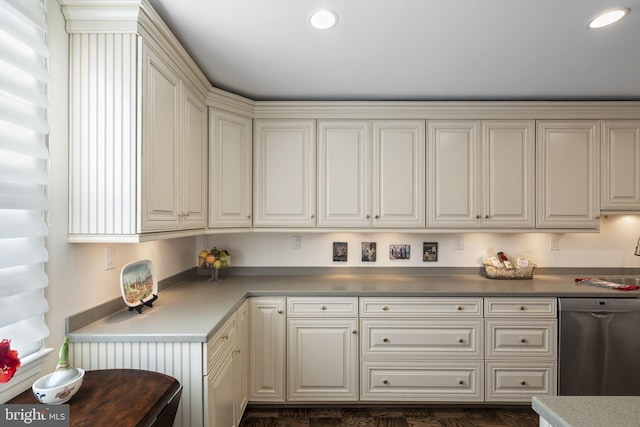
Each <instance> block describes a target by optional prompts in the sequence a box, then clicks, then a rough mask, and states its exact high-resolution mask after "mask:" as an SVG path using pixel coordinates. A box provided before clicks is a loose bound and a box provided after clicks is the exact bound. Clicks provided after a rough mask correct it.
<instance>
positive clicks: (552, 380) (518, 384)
mask: <svg viewBox="0 0 640 427" xmlns="http://www.w3.org/2000/svg"><path fill="white" fill-rule="evenodd" d="M485 373H486V380H485V382H486V390H485V399H486V400H487V401H488V402H526V403H531V398H532V397H533V396H555V394H556V363H555V362H536V361H527V362H526V363H524V362H487V363H486V369H485Z"/></svg>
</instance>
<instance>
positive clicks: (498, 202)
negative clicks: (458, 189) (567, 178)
mask: <svg viewBox="0 0 640 427" xmlns="http://www.w3.org/2000/svg"><path fill="white" fill-rule="evenodd" d="M534 135H535V126H534V122H533V121H487V122H483V123H482V178H483V180H482V193H483V196H482V226H483V227H499V228H509V227H514V228H533V227H535V136H534Z"/></svg>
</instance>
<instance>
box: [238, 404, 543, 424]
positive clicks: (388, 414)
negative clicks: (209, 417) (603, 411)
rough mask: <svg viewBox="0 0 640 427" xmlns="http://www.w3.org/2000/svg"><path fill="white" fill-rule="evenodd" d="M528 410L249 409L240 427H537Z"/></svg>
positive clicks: (523, 408)
mask: <svg viewBox="0 0 640 427" xmlns="http://www.w3.org/2000/svg"><path fill="white" fill-rule="evenodd" d="M538 425H539V421H538V415H537V414H536V413H535V412H534V411H533V410H532V409H531V408H528V407H519V406H518V407H501V408H485V407H478V408H464V407H438V406H425V407H406V408H403V407H344V408H328V407H317V408H267V407H249V408H247V410H246V411H245V414H244V416H243V417H242V421H241V422H240V427H307V426H308V427H325V426H327V427H328V426H344V427H369V426H371V427H538Z"/></svg>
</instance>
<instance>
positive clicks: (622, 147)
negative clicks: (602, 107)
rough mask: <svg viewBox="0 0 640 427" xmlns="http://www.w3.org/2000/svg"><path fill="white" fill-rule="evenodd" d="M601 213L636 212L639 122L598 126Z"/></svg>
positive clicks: (639, 201) (639, 183) (638, 203)
mask: <svg viewBox="0 0 640 427" xmlns="http://www.w3.org/2000/svg"><path fill="white" fill-rule="evenodd" d="M601 196H602V201H601V205H600V207H601V209H602V210H607V211H638V210H640V121H605V122H603V124H602V189H601Z"/></svg>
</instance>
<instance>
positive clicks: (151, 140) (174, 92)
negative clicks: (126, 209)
mask: <svg viewBox="0 0 640 427" xmlns="http://www.w3.org/2000/svg"><path fill="white" fill-rule="evenodd" d="M142 61H143V62H142V74H143V78H142V82H143V85H142V100H143V103H142V111H143V115H142V116H143V120H142V188H143V192H142V231H143V232H148V231H171V230H180V229H183V228H204V227H205V225H206V200H207V199H206V188H207V186H206V176H207V145H206V141H207V120H206V117H207V108H206V105H205V103H204V100H201V99H198V98H197V96H196V95H195V94H194V93H193V91H191V90H190V89H189V88H188V86H187V85H186V84H185V83H184V82H183V81H182V80H181V79H180V77H179V75H178V73H177V72H176V71H175V70H174V69H173V68H172V66H171V64H170V63H169V62H168V61H167V60H166V59H164V58H162V56H161V55H160V54H158V53H156V52H154V51H153V50H152V49H151V48H150V47H148V46H146V45H143V48H142Z"/></svg>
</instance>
